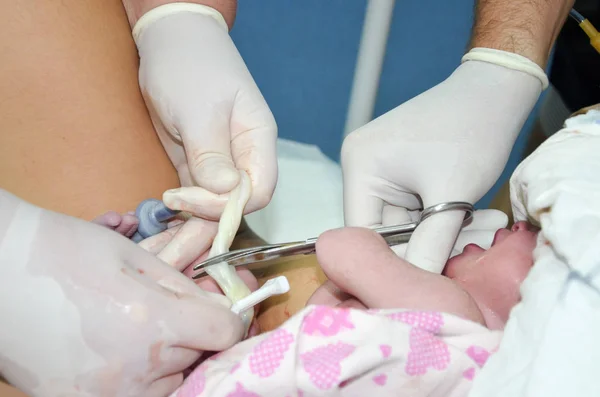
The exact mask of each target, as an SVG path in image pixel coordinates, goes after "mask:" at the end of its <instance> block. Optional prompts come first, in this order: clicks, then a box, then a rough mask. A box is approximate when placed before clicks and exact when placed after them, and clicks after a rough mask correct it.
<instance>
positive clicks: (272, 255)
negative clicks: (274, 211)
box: [192, 201, 474, 279]
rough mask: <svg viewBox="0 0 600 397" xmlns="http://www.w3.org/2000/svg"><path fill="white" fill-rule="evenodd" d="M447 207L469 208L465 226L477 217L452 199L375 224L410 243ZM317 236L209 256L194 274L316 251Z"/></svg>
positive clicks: (392, 240)
mask: <svg viewBox="0 0 600 397" xmlns="http://www.w3.org/2000/svg"><path fill="white" fill-rule="evenodd" d="M446 211H465V212H466V213H465V217H464V219H463V226H465V225H467V223H468V222H469V221H470V220H471V219H472V218H473V211H474V208H473V205H472V204H470V203H467V202H462V201H450V202H447V203H441V204H437V205H434V206H431V207H428V208H425V209H424V210H423V211H421V216H420V218H419V220H418V221H416V222H411V223H405V224H402V225H394V226H382V227H378V228H374V229H373V231H375V232H377V233H378V234H379V235H380V236H381V237H383V238H384V239H385V241H386V242H387V244H388V246H393V245H397V244H402V243H407V242H408V240H409V239H410V236H411V235H412V234H413V232H414V231H415V229H416V228H417V226H419V224H420V223H421V222H423V221H424V220H425V219H427V218H429V217H431V216H433V215H435V214H439V213H440V212H446ZM316 242H317V237H313V238H309V239H307V240H304V241H294V242H289V243H279V244H269V245H261V246H258V247H251V248H244V249H239V250H234V251H230V252H226V253H224V254H221V255H217V256H214V257H212V258H210V259H207V260H205V261H203V262H201V263H199V264H197V265H196V266H194V271H196V272H198V273H196V274H195V275H194V276H193V277H192V278H194V279H197V278H200V277H202V275H203V274H204V273H205V272H206V268H207V267H208V266H211V265H216V264H217V263H221V262H227V263H228V264H229V265H230V266H234V267H237V266H242V265H250V264H254V263H262V262H267V261H271V260H274V259H280V258H283V257H291V256H296V255H309V254H314V253H315V244H316Z"/></svg>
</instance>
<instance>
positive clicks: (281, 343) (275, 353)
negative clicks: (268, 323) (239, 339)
mask: <svg viewBox="0 0 600 397" xmlns="http://www.w3.org/2000/svg"><path fill="white" fill-rule="evenodd" d="M292 343H294V335H292V334H291V333H290V332H288V331H286V330H285V329H278V330H276V331H273V333H272V334H271V335H269V337H267V339H265V340H263V341H262V342H260V343H259V344H258V345H256V346H255V347H254V349H253V351H252V354H251V355H250V357H249V361H250V372H252V373H253V374H254V375H258V376H260V377H261V378H266V377H269V376H271V375H273V374H274V373H275V371H276V370H277V368H279V366H280V365H281V362H282V361H283V359H284V356H285V353H286V352H287V351H288V350H289V349H290V346H291V345H292Z"/></svg>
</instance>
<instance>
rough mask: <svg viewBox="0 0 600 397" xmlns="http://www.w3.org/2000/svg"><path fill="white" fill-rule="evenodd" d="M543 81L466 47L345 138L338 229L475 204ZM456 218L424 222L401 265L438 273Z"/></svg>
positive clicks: (509, 58)
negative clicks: (409, 95)
mask: <svg viewBox="0 0 600 397" xmlns="http://www.w3.org/2000/svg"><path fill="white" fill-rule="evenodd" d="M546 84H547V78H546V76H545V74H544V72H543V70H542V69H541V68H540V67H539V66H537V65H536V64H534V63H533V62H531V61H529V60H528V59H527V58H524V57H522V56H519V55H516V54H512V53H507V52H503V51H497V50H489V49H474V50H471V52H469V53H468V54H467V55H466V56H465V57H464V58H463V63H462V64H461V65H460V66H459V67H458V68H457V69H456V71H455V72H454V73H453V74H452V75H451V76H450V77H449V78H448V79H446V80H445V81H444V82H442V83H440V84H439V85H437V86H436V87H434V88H432V89H430V90H429V91H426V92H425V93H423V94H421V95H419V96H417V97H415V98H414V99H412V100H410V101H408V102H406V103H405V104H403V105H401V106H399V107H397V108H395V109H393V110H392V111H390V112H388V113H386V114H384V115H383V116H381V117H379V118H377V119H376V120H374V121H372V122H370V123H369V124H367V125H365V126H364V127H362V128H360V129H358V130H356V131H355V132H353V133H352V134H350V135H349V136H348V138H347V139H346V141H345V142H344V145H343V150H342V167H343V172H344V213H345V220H346V224H347V225H348V226H377V225H391V224H396V223H404V222H408V221H410V211H414V210H417V209H419V208H422V207H429V206H432V205H436V204H439V203H443V202H447V201H467V202H471V203H474V202H476V201H477V200H479V199H480V198H481V197H482V196H483V195H484V194H485V193H486V192H487V191H488V190H489V188H490V187H491V186H492V185H493V184H494V182H495V181H496V180H497V179H498V177H499V176H500V173H501V172H502V170H503V168H504V166H505V164H506V161H507V159H508V156H509V154H510V151H511V149H512V146H513V143H514V141H515V139H516V137H517V135H518V133H519V131H520V130H521V128H522V126H523V124H524V122H525V120H526V119H527V116H528V115H529V113H530V111H531V109H532V108H533V106H534V104H535V102H536V101H537V99H538V97H539V95H540V93H541V91H542V88H543V87H544V86H545V85H546ZM463 217H464V213H463V212H460V211H457V212H445V213H440V214H437V215H435V216H433V217H430V218H428V219H427V220H425V221H424V222H423V223H422V224H421V225H420V226H419V228H417V230H416V231H415V233H414V234H413V237H412V239H411V241H410V243H409V244H408V248H407V252H406V259H407V260H408V261H409V262H411V263H413V264H415V265H416V266H419V267H421V268H424V269H427V270H430V271H433V272H437V273H441V271H442V269H443V267H444V264H445V263H446V260H447V259H448V256H449V254H450V252H451V250H452V247H453V246H454V243H455V240H456V237H457V235H458V232H459V230H460V226H461V223H462V219H463Z"/></svg>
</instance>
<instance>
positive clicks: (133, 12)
mask: <svg viewBox="0 0 600 397" xmlns="http://www.w3.org/2000/svg"><path fill="white" fill-rule="evenodd" d="M174 3H179V4H198V5H203V6H206V7H210V8H212V9H214V10H216V11H217V12H218V13H220V14H221V16H222V17H223V19H224V20H225V23H226V24H227V27H228V28H229V29H231V28H232V27H233V24H234V22H235V16H236V12H237V0H187V1H185V2H176V1H172V0H123V6H124V7H125V11H126V12H127V18H128V19H129V24H130V26H131V28H132V29H133V27H134V26H135V24H136V23H137V22H138V21H139V19H140V18H141V17H142V16H143V15H144V14H146V13H147V12H149V11H152V10H153V9H155V8H157V7H160V6H164V5H167V4H174Z"/></svg>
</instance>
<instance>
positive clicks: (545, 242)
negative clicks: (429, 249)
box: [470, 110, 600, 397]
mask: <svg viewBox="0 0 600 397" xmlns="http://www.w3.org/2000/svg"><path fill="white" fill-rule="evenodd" d="M511 201H512V204H513V212H514V215H515V219H516V220H524V219H529V220H530V221H532V222H535V223H538V224H540V225H541V227H542V231H541V232H540V235H539V239H538V244H537V248H536V251H535V253H534V255H535V264H534V266H533V268H532V270H531V272H530V274H529V276H528V277H527V279H526V280H525V282H524V283H523V284H522V287H521V293H522V301H521V303H520V304H518V305H517V306H516V307H515V308H514V309H513V311H512V312H511V316H510V319H509V321H508V323H507V325H506V328H505V333H504V337H503V340H502V342H501V345H500V348H499V350H498V352H497V353H496V354H495V355H494V356H493V357H492V358H490V360H489V362H488V363H487V364H486V366H485V368H484V369H483V371H482V372H481V374H480V375H479V376H478V377H477V379H476V380H475V383H474V385H473V390H472V392H471V394H470V396H474V397H494V396H498V397H500V396H501V397H512V396H515V397H516V396H518V397H533V396H544V397H559V396H560V397H571V396H572V397H588V396H589V397H592V396H596V397H597V396H600V379H599V376H598V374H599V373H600V112H598V111H595V110H592V111H590V112H588V113H587V114H586V115H582V116H577V117H574V118H571V119H569V120H567V122H566V128H564V129H563V130H561V131H559V132H557V133H556V134H555V135H553V136H552V137H550V138H549V139H548V140H547V141H546V142H544V143H543V144H542V145H541V146H540V147H539V148H538V149H537V150H536V151H535V152H534V153H533V154H532V155H531V156H529V157H528V158H527V159H526V160H525V161H523V163H521V165H520V166H519V167H518V168H517V169H516V171H515V173H514V174H513V176H512V178H511Z"/></svg>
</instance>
